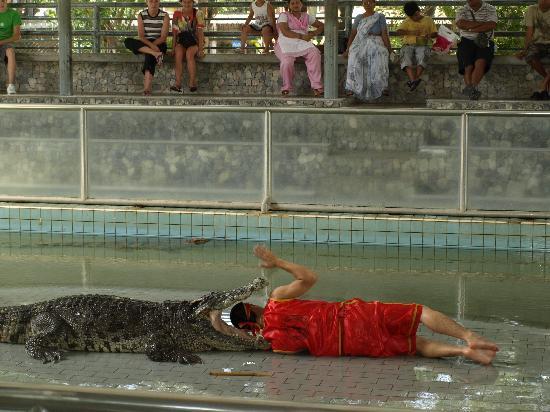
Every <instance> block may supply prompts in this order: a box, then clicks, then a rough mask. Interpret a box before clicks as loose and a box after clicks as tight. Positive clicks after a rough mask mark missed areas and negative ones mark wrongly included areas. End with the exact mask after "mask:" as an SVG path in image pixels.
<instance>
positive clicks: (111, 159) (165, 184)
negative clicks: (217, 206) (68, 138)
mask: <svg viewBox="0 0 550 412" xmlns="http://www.w3.org/2000/svg"><path fill="white" fill-rule="evenodd" d="M207 110H208V109H207V108H205V110H204V111H202V112H184V111H153V110H151V111H141V110H140V111H136V110H127V111H126V110H124V111H119V110H113V111H95V110H93V109H91V110H89V111H88V112H87V133H88V182H89V194H90V197H91V198H117V199H153V200H196V201H200V200H203V201H242V202H261V200H262V175H263V162H264V160H263V159H264V158H263V156H264V154H263V136H264V114H263V113H244V112H233V113H232V112H225V113H221V112H210V113H208V111H207Z"/></svg>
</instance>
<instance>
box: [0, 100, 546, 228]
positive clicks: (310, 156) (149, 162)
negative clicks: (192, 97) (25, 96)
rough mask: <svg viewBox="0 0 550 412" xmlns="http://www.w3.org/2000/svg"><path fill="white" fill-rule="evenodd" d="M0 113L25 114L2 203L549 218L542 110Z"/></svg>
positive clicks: (5, 144)
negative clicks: (545, 183) (538, 182)
mask: <svg viewBox="0 0 550 412" xmlns="http://www.w3.org/2000/svg"><path fill="white" fill-rule="evenodd" d="M0 116H1V117H2V119H3V123H6V124H7V125H9V124H14V125H15V124H18V122H19V121H20V119H21V118H25V119H32V121H27V122H23V123H21V124H24V127H23V126H20V127H21V129H20V130H19V129H18V128H17V127H16V128H15V129H13V128H11V126H10V127H7V128H6V129H5V131H4V132H3V133H2V134H0V145H1V152H2V153H3V155H2V156H4V157H3V160H2V163H3V167H4V168H5V169H6V171H3V172H2V175H3V178H2V179H3V180H2V181H0V201H27V202H46V203H48V202H50V203H79V204H109V205H134V206H162V207H206V208H226V209H257V210H261V211H263V212H267V211H269V210H294V211H319V212H351V213H406V214H442V215H475V216H480V215H488V216H530V217H534V216H538V217H549V216H550V208H549V207H548V205H549V204H550V202H549V200H550V194H547V193H546V192H545V187H546V186H544V185H542V181H541V183H540V184H541V186H540V187H538V186H537V183H536V182H533V179H534V178H536V176H540V179H542V180H544V176H545V175H546V174H547V172H545V170H546V169H547V167H548V161H547V156H548V153H549V152H550V150H549V148H548V147H547V145H548V142H547V139H545V138H544V137H541V136H543V135H544V131H543V130H548V129H547V126H548V124H550V112H513V113H511V112H499V111H445V110H424V109H416V110H414V109H391V110H388V109H366V110H365V109H309V108H270V109H266V108H258V107H221V106H220V107H202V106H201V107H178V108H173V107H149V106H148V107H139V106H138V107H135V106H68V105H60V106H50V105H48V106H45V105H2V106H0ZM21 116H22V117H21ZM61 121H64V122H66V123H65V124H64V125H63V126H62V127H60V126H59V122H61ZM33 122H36V123H33ZM151 122H155V123H151ZM193 122H194V123H197V124H198V126H197V129H192V128H191V127H190V126H189V124H192V123H193ZM8 123H9V124H8ZM151 124H156V126H155V127H152V126H151ZM404 124H410V125H417V126H416V127H418V128H419V130H418V133H416V134H414V133H413V134H411V135H410V136H409V135H408V134H407V132H412V131H413V130H408V129H407V128H403V125H404ZM541 127H542V129H541ZM60 130H61V131H60ZM487 130H488V131H489V132H487ZM530 130H532V133H531V134H530V133H529V131H530ZM541 130H542V131H541ZM260 131H263V132H262V133H259V132H260ZM541 133H542V134H541ZM516 136H520V137H521V139H523V140H524V143H523V145H521V144H520V143H521V142H519V143H518V138H516ZM60 151H62V152H63V153H64V155H63V156H62V159H63V160H62V161H61V158H60V157H59V153H60ZM496 157H498V158H499V159H498V161H495V158H496ZM12 163H13V164H12ZM506 165H508V166H506ZM507 167H508V169H507ZM529 167H530V168H531V169H529ZM33 168H35V169H33ZM514 168H517V170H516V169H514ZM385 169H387V170H385ZM392 169H393V170H394V171H393V172H392ZM503 169H504V170H503ZM20 170H23V171H24V172H25V173H27V175H26V176H27V177H25V176H24V173H22V172H21V171H20ZM395 170H397V172H395ZM155 173H156V175H155ZM37 176H39V177H37ZM44 176H46V177H44ZM48 176H49V177H48ZM78 176H79V178H77V177H78ZM159 176H160V177H159ZM369 185H371V186H369ZM501 186H502V187H501ZM60 188H61V189H60ZM37 193H38V194H37Z"/></svg>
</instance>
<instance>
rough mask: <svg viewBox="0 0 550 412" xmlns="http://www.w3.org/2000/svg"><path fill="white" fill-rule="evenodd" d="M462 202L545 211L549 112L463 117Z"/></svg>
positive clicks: (549, 186) (548, 203) (549, 179)
mask: <svg viewBox="0 0 550 412" xmlns="http://www.w3.org/2000/svg"><path fill="white" fill-rule="evenodd" d="M468 136H469V137H468V177H467V180H468V181H467V187H468V193H467V207H468V208H469V209H478V210H523V211H546V212H547V211H550V139H549V138H550V115H546V116H542V115H541V116H527V115H523V116H522V115H518V114H510V115H507V116H505V117H504V116H495V115H492V116H491V115H470V116H469V117H468Z"/></svg>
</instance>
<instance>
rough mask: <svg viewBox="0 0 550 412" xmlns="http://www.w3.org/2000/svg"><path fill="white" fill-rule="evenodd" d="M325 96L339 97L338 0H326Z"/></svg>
mask: <svg viewBox="0 0 550 412" xmlns="http://www.w3.org/2000/svg"><path fill="white" fill-rule="evenodd" d="M324 53H325V59H324V63H325V67H324V72H325V82H324V83H325V98H326V99H336V98H337V97H338V60H337V59H338V0H325V46H324Z"/></svg>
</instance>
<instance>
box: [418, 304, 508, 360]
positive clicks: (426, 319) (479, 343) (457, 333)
mask: <svg viewBox="0 0 550 412" xmlns="http://www.w3.org/2000/svg"><path fill="white" fill-rule="evenodd" d="M420 322H422V323H423V324H424V325H426V327H428V328H429V329H430V330H432V331H433V332H436V333H441V334H442V335H447V336H452V337H454V338H458V339H462V340H464V341H466V342H467V343H468V347H469V348H470V349H487V350H490V351H494V352H496V351H498V350H499V349H498V346H497V345H496V344H495V343H494V342H491V341H490V340H488V339H485V338H484V337H483V336H480V335H478V334H476V333H474V332H472V331H471V330H469V329H466V328H465V327H464V326H462V325H460V324H458V323H456V322H455V321H454V320H452V319H451V318H449V317H448V316H445V315H444V314H443V313H441V312H438V311H436V310H433V309H430V308H429V307H427V306H424V307H423V309H422V316H421V317H420Z"/></svg>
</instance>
